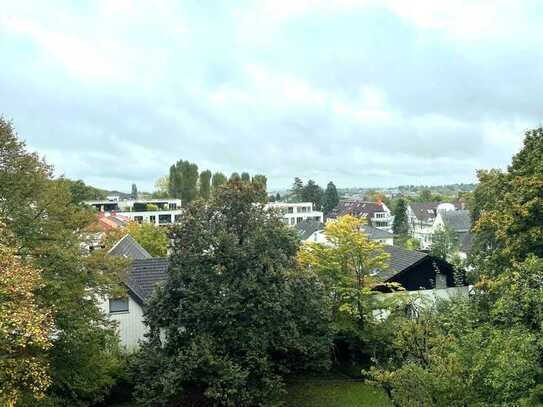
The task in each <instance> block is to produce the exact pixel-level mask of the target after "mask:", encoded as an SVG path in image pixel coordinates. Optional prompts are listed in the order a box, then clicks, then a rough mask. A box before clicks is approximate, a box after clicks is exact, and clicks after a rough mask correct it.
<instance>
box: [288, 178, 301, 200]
mask: <svg viewBox="0 0 543 407" xmlns="http://www.w3.org/2000/svg"><path fill="white" fill-rule="evenodd" d="M303 190H304V183H303V181H302V180H301V179H300V178H298V177H295V178H294V183H293V184H292V188H291V193H292V199H293V201H294V202H302V201H303Z"/></svg>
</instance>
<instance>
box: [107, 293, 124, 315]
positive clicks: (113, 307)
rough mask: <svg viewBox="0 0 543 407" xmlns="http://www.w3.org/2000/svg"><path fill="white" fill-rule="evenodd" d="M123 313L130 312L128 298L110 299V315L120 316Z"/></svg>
mask: <svg viewBox="0 0 543 407" xmlns="http://www.w3.org/2000/svg"><path fill="white" fill-rule="evenodd" d="M123 312H128V297H126V298H110V299H109V313H110V314H120V313H123Z"/></svg>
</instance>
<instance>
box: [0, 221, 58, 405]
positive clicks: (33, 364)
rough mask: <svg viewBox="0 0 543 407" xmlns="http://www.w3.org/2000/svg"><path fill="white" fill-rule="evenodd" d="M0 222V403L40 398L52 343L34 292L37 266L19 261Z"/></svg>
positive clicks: (46, 379)
mask: <svg viewBox="0 0 543 407" xmlns="http://www.w3.org/2000/svg"><path fill="white" fill-rule="evenodd" d="M8 237H9V234H8V233H7V231H6V230H5V226H4V225H3V223H0V238H1V239H2V241H0V403H1V404H2V405H5V406H15V405H16V404H18V402H20V401H22V400H23V399H25V398H26V399H33V400H34V401H37V400H40V399H42V398H43V397H44V396H45V391H46V390H47V388H48V387H49V386H50V384H51V378H50V376H49V374H48V372H47V368H48V364H47V358H46V351H47V350H48V349H49V348H50V347H51V346H52V343H51V340H50V339H49V338H50V337H51V336H52V334H53V323H52V317H51V311H50V309H48V308H47V307H46V306H44V304H42V303H41V302H40V301H39V299H38V298H37V297H36V295H35V294H34V292H35V291H36V290H38V289H40V288H41V287H42V286H43V283H42V281H41V275H40V270H38V269H36V268H35V267H33V266H32V265H31V264H29V263H27V262H24V261H22V260H21V259H20V258H19V257H18V256H17V255H16V253H17V249H16V248H15V247H14V246H13V244H14V242H13V241H12V239H8Z"/></svg>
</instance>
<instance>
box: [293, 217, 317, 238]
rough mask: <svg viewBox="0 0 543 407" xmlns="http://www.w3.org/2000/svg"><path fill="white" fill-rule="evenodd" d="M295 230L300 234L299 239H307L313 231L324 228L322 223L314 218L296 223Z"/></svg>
mask: <svg viewBox="0 0 543 407" xmlns="http://www.w3.org/2000/svg"><path fill="white" fill-rule="evenodd" d="M296 230H297V231H298V234H299V235H300V239H302V240H307V239H309V237H310V236H311V235H312V234H313V233H315V232H317V231H319V230H324V223H322V222H319V221H317V220H314V219H306V220H304V221H302V222H300V223H298V224H296Z"/></svg>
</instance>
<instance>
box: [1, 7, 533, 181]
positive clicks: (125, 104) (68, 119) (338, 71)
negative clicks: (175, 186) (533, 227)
mask: <svg viewBox="0 0 543 407" xmlns="http://www.w3.org/2000/svg"><path fill="white" fill-rule="evenodd" d="M358 3H360V4H358ZM180 4H182V5H181V6H180V5H179V4H178V2H175V1H167V0H164V1H161V2H158V3H156V4H155V5H154V6H153V7H150V6H149V5H148V3H147V2H139V1H131V0H123V1H119V2H111V1H103V2H93V4H92V5H88V6H81V5H78V4H76V3H72V2H66V4H65V6H64V7H59V8H56V9H52V8H44V6H40V5H41V3H38V4H35V5H34V6H33V7H26V6H25V5H21V4H20V2H16V1H15V0H14V1H8V4H7V6H6V7H5V13H4V14H3V15H2V16H0V50H1V51H2V55H3V57H2V59H1V60H0V72H1V75H0V92H1V96H2V97H1V98H0V113H2V114H4V115H6V116H7V117H8V118H12V119H13V121H14V124H15V126H16V128H17V129H18V131H19V133H20V135H21V136H22V137H23V138H25V139H26V140H27V142H28V145H29V146H30V147H31V148H33V149H36V150H37V151H39V152H40V153H42V154H45V155H46V157H47V158H48V159H49V160H50V161H51V162H52V163H53V164H54V165H55V166H56V167H57V169H58V171H59V172H63V173H65V174H66V175H67V176H69V177H73V178H82V179H84V180H86V181H87V182H91V183H95V184H97V185H98V186H103V187H107V188H117V189H122V190H127V189H128V188H129V185H130V184H131V183H132V182H136V183H137V184H138V186H139V187H140V189H148V190H149V189H152V186H153V183H154V180H155V179H156V178H158V177H159V176H161V175H163V174H165V173H166V172H167V169H168V167H169V165H170V164H171V163H172V162H173V161H175V160H177V159H180V158H182V159H188V160H191V161H194V162H196V163H198V164H199V166H200V168H210V169H211V170H213V171H217V170H220V171H224V172H226V173H229V172H232V171H244V170H248V171H250V172H252V173H256V172H261V173H265V174H267V175H268V177H269V180H270V186H271V187H272V188H281V187H286V186H288V185H290V183H291V180H292V178H293V177H294V176H302V177H305V178H308V177H313V178H314V179H316V180H317V181H319V182H320V183H322V184H324V183H326V182H327V181H328V180H334V181H336V184H337V185H338V186H354V185H358V186H364V185H367V186H379V185H396V184H401V183H424V184H431V183H445V182H466V181H472V180H473V179H474V173H475V170H476V169H477V168H481V167H495V166H501V167H503V166H504V165H506V164H507V161H508V160H509V157H510V156H511V155H512V154H513V153H514V152H515V151H516V149H518V148H519V145H520V142H521V140H522V133H523V131H524V130H525V129H527V128H530V127H534V126H537V125H539V124H540V122H541V113H542V112H541V104H540V103H538V95H539V94H541V91H543V81H541V79H540V78H541V73H542V70H543V58H542V56H543V55H541V54H542V51H540V50H541V49H542V48H541V42H542V41H543V36H542V35H541V34H542V32H541V31H542V30H543V29H542V28H541V27H540V26H539V25H538V24H537V21H538V19H539V17H540V13H539V14H538V13H537V12H536V10H534V8H533V7H534V4H535V3H533V2H532V1H526V2H522V3H521V4H520V3H519V2H509V1H508V0H500V2H499V4H498V5H492V4H491V5H487V6H486V8H485V6H478V5H477V6H472V5H471V4H472V3H471V2H452V3H450V4H445V3H442V4H441V6H439V5H438V6H436V5H435V3H433V2H428V4H427V5H426V7H414V9H413V10H408V11H409V12H407V11H406V9H405V7H404V6H403V5H402V4H405V3H402V2H401V1H395V0H387V1H386V2H384V3H383V2H372V1H371V0H361V1H360V2H358V1H356V0H342V1H338V2H334V3H330V2H319V1H314V2H305V1H300V2H287V1H285V2H282V1H280V0H276V1H272V2H267V1H266V0H263V1H261V2H245V3H239V4H238V7H235V6H233V5H232V3H230V2H217V4H216V5H214V6H213V7H211V6H208V5H205V3H203V2H184V3H180ZM513 6H514V7H513ZM436 7H437V8H439V7H441V8H442V9H443V10H445V11H446V12H445V14H444V13H443V10H439V9H436ZM447 7H448V9H447ZM451 7H452V8H451ZM511 10H514V12H512V11H511ZM440 12H441V13H440ZM489 13H490V14H489ZM449 14H451V15H450V18H449ZM487 14H488V15H490V16H491V17H492V18H486V17H485V16H487ZM443 15H445V17H443ZM481 16H482V17H481ZM494 20H495V22H494ZM457 21H462V24H461V25H459V24H457Z"/></svg>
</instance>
